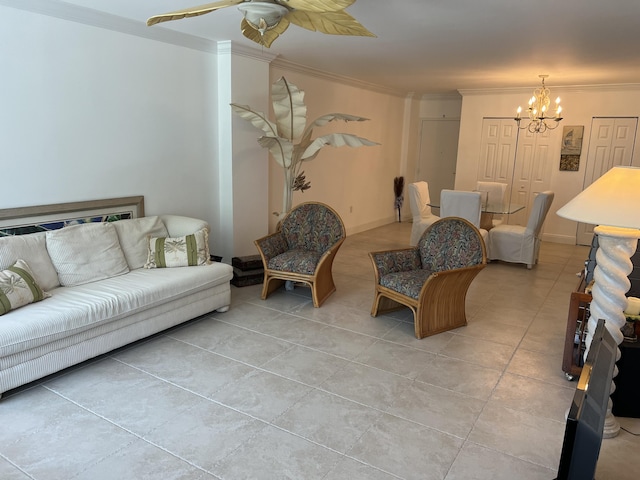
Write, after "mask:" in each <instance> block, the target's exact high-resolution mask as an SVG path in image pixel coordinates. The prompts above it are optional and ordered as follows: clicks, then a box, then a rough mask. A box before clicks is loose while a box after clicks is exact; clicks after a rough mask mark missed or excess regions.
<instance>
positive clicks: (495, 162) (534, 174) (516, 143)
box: [477, 118, 552, 225]
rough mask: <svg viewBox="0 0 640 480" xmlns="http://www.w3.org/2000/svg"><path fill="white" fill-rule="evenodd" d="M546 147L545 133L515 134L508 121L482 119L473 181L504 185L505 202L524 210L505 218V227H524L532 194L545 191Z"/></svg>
mask: <svg viewBox="0 0 640 480" xmlns="http://www.w3.org/2000/svg"><path fill="white" fill-rule="evenodd" d="M550 145H551V143H550V134H549V131H547V132H545V133H537V134H536V133H531V132H529V131H528V130H518V128H517V125H516V122H515V121H514V120H513V119H512V118H484V119H483V121H482V143H481V146H480V160H479V163H478V175H477V178H478V180H482V181H489V182H491V181H492V182H502V183H506V184H507V194H506V198H507V199H510V201H511V203H517V204H521V205H524V206H525V208H524V209H523V210H520V211H519V212H518V213H515V214H511V215H509V216H508V218H506V219H505V220H506V222H505V223H509V224H511V225H526V224H527V220H528V219H529V212H530V210H531V205H533V199H534V198H535V196H536V194H538V193H539V192H542V191H544V190H547V189H548V188H549V185H550V184H551V165H552V159H551V158H550V155H549V152H550V150H551V149H550ZM516 147H517V148H516Z"/></svg>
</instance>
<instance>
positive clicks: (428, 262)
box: [418, 218, 483, 272]
mask: <svg viewBox="0 0 640 480" xmlns="http://www.w3.org/2000/svg"><path fill="white" fill-rule="evenodd" d="M480 240H481V239H479V238H478V236H477V235H476V233H475V232H474V230H473V229H470V228H469V227H468V225H467V224H466V223H465V222H462V221H461V220H460V219H456V218H452V219H450V221H447V222H439V223H434V224H433V225H432V228H431V229H430V230H429V234H428V235H423V236H422V237H421V238H420V241H419V242H418V249H419V251H420V259H421V261H422V268H426V269H428V270H431V271H433V272H441V271H443V270H452V269H454V268H463V267H469V266H472V265H478V264H480V263H482V258H483V249H482V242H481V241H480Z"/></svg>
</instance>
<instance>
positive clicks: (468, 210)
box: [440, 189, 489, 248]
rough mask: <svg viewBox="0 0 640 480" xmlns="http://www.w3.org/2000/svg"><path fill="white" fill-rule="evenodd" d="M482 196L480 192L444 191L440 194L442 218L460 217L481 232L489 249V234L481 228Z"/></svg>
mask: <svg viewBox="0 0 640 480" xmlns="http://www.w3.org/2000/svg"><path fill="white" fill-rule="evenodd" d="M481 212H482V195H481V193H480V192H465V191H461V190H448V189H443V190H442V192H440V217H441V218H445V217H460V218H464V219H465V220H468V221H469V222H471V223H472V224H473V226H474V227H476V228H477V229H478V230H480V235H481V236H482V240H484V243H485V244H486V245H487V248H488V247H489V232H488V231H487V230H485V229H484V228H480V214H481Z"/></svg>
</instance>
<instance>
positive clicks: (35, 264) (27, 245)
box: [0, 232, 60, 290]
mask: <svg viewBox="0 0 640 480" xmlns="http://www.w3.org/2000/svg"><path fill="white" fill-rule="evenodd" d="M18 259H22V260H24V261H25V262H27V264H28V265H29V267H30V268H31V271H32V272H33V277H34V278H35V280H36V283H37V284H38V285H40V287H42V289H43V290H51V289H52V288H56V287H59V286H60V281H59V280H58V272H56V269H55V267H54V266H53V263H51V258H50V257H49V253H48V252H47V243H46V235H45V232H38V233H30V234H27V235H12V236H8V237H1V238H0V269H3V270H4V269H5V268H7V267H10V266H11V265H13V264H14V263H16V260H18Z"/></svg>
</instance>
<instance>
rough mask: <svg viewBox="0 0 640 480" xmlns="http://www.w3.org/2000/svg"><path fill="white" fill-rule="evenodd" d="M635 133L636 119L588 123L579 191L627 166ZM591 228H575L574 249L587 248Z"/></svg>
mask: <svg viewBox="0 0 640 480" xmlns="http://www.w3.org/2000/svg"><path fill="white" fill-rule="evenodd" d="M637 130H638V118H637V117H594V118H593V119H592V120H591V136H590V138H589V150H588V154H587V164H586V168H585V175H584V185H583V190H584V189H585V188H587V187H588V186H589V185H591V184H592V183H593V182H595V181H596V180H597V179H598V178H600V177H601V176H602V175H603V174H605V173H606V172H607V171H609V170H610V169H611V168H612V167H615V166H618V165H631V161H632V159H633V149H634V147H635V142H636V132H637ZM594 226H595V225H589V224H586V223H579V224H578V232H577V234H576V243H577V244H578V245H591V240H592V238H593V227H594Z"/></svg>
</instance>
